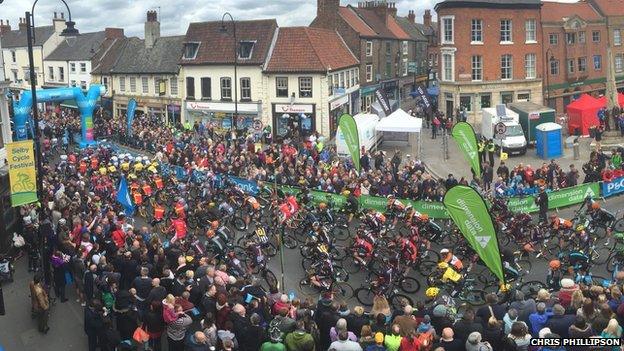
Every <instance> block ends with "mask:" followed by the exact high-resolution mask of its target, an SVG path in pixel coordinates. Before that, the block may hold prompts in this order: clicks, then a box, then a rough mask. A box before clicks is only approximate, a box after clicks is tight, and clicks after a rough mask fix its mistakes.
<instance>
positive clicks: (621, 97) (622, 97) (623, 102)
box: [598, 93, 624, 107]
mask: <svg viewBox="0 0 624 351" xmlns="http://www.w3.org/2000/svg"><path fill="white" fill-rule="evenodd" d="M598 101H600V103H601V104H602V107H606V106H607V97H606V96H602V97H600V98H599V99H598ZM618 105H620V107H622V106H624V94H622V93H618Z"/></svg>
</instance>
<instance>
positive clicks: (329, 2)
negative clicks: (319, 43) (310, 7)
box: [316, 0, 340, 29]
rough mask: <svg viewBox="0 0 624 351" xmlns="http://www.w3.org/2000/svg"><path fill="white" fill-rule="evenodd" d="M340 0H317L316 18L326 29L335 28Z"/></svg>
mask: <svg viewBox="0 0 624 351" xmlns="http://www.w3.org/2000/svg"><path fill="white" fill-rule="evenodd" d="M339 10H340V0H317V1H316V18H317V22H318V23H319V25H320V26H321V27H323V28H326V29H336V26H337V25H338V11H339Z"/></svg>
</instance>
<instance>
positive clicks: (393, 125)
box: [375, 109, 422, 133]
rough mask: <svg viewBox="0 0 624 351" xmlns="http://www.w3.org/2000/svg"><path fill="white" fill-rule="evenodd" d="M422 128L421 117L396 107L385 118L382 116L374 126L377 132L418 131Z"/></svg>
mask: <svg viewBox="0 0 624 351" xmlns="http://www.w3.org/2000/svg"><path fill="white" fill-rule="evenodd" d="M421 129H422V118H416V117H412V116H410V115H409V114H408V113H407V112H405V111H403V110H402V109H398V110H396V111H394V112H392V113H391V114H390V116H388V117H386V118H382V119H381V121H379V123H377V125H376V126H375V130H377V131H378V132H405V133H420V130H421Z"/></svg>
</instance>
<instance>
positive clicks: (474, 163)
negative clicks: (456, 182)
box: [451, 122, 481, 178]
mask: <svg viewBox="0 0 624 351" xmlns="http://www.w3.org/2000/svg"><path fill="white" fill-rule="evenodd" d="M451 136H452V137H453V139H455V141H456V142H457V146H458V147H459V149H460V150H461V151H462V153H463V154H464V157H465V158H466V159H467V160H468V163H470V167H472V170H473V171H474V172H475V174H476V175H477V177H479V178H481V165H480V164H479V151H478V149H477V136H476V135H475V132H474V129H473V128H472V126H471V125H470V124H468V123H466V122H459V123H457V124H455V126H453V130H452V131H451Z"/></svg>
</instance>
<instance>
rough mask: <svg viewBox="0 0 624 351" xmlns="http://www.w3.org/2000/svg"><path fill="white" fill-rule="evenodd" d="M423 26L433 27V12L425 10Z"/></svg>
mask: <svg viewBox="0 0 624 351" xmlns="http://www.w3.org/2000/svg"><path fill="white" fill-rule="evenodd" d="M423 24H424V25H425V27H430V26H431V10H425V14H424V15H423Z"/></svg>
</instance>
